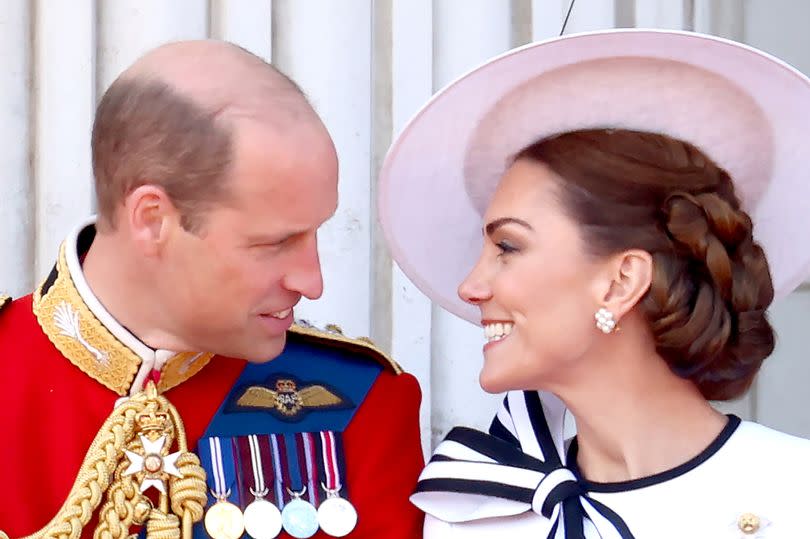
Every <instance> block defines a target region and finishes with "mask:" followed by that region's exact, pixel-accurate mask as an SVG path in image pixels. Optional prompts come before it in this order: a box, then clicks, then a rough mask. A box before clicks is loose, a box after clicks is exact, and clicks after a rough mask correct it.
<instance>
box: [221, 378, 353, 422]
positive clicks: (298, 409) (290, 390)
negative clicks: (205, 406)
mask: <svg viewBox="0 0 810 539" xmlns="http://www.w3.org/2000/svg"><path fill="white" fill-rule="evenodd" d="M271 388H272V389H271ZM352 406H354V405H353V404H352V403H351V401H349V399H347V398H346V397H344V396H342V395H341V394H340V393H339V392H338V391H337V390H336V389H334V388H331V387H329V386H327V385H326V384H321V383H312V384H308V385H304V384H301V383H300V382H299V381H298V380H296V379H295V378H294V377H292V376H286V375H280V376H278V377H277V378H276V379H275V381H273V380H269V381H268V383H267V384H265V385H252V386H249V387H247V388H245V389H244V390H242V392H241V393H240V394H239V397H238V398H237V399H236V406H235V410H232V411H242V410H243V411H247V410H246V409H252V410H264V411H267V412H270V413H272V414H273V415H275V416H276V417H278V418H279V419H284V420H286V421H297V420H299V419H301V418H303V416H304V415H306V414H307V413H308V412H310V411H313V410H340V409H345V408H351V407H352Z"/></svg>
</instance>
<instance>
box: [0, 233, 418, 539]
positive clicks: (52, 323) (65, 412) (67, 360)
mask: <svg viewBox="0 0 810 539" xmlns="http://www.w3.org/2000/svg"><path fill="white" fill-rule="evenodd" d="M92 236H93V229H92V227H89V228H86V229H84V231H82V233H81V234H76V235H74V236H73V237H72V238H70V239H69V240H68V241H67V242H66V243H65V244H64V245H63V248H62V251H61V253H60V257H59V260H58V262H57V264H56V267H55V268H54V271H53V272H52V274H51V276H50V277H49V278H48V279H47V280H46V282H45V283H44V284H43V285H42V287H40V289H38V290H37V292H36V293H35V294H34V295H33V296H30V295H29V296H26V297H23V298H20V299H17V300H16V301H13V302H12V301H4V302H3V303H4V305H3V308H2V310H1V311H0V380H2V391H0V413H1V414H2V415H1V416H0V433H2V443H1V444H0V477H2V479H3V483H4V485H5V486H4V487H3V489H2V490H0V531H2V532H5V533H6V534H8V535H9V537H11V538H15V537H21V536H24V535H28V534H31V533H34V532H36V531H38V530H40V529H41V528H43V527H44V526H45V525H46V524H48V523H49V521H50V520H51V519H52V518H53V517H54V516H55V515H56V514H57V512H58V511H59V509H60V507H61V506H62V504H63V503H64V502H65V499H66V498H67V496H68V493H69V492H70V490H71V487H72V486H73V483H74V480H75V479H76V476H77V473H78V471H79V468H80V466H81V464H82V462H83V460H84V458H85V454H86V452H87V450H88V448H89V446H90V445H91V443H92V441H93V439H94V437H95V436H96V433H97V432H98V431H99V428H100V427H101V425H102V424H103V423H104V421H105V419H106V418H107V417H108V416H109V414H110V413H111V411H112V410H113V408H114V405H115V403H116V401H117V400H118V399H120V398H122V397H124V396H126V395H127V394H129V393H130V392H131V391H132V388H133V386H138V384H140V386H142V385H143V383H144V378H145V377H146V376H150V373H151V376H153V377H154V374H155V373H159V378H158V380H159V382H158V389H159V391H161V392H162V394H163V395H164V396H165V397H166V398H168V400H169V401H170V402H171V403H172V404H173V405H174V406H175V407H176V408H177V410H178V411H179V413H180V416H181V417H182V420H183V422H184V424H185V428H186V432H187V437H188V441H189V446H190V449H194V448H195V446H196V445H197V441H198V440H199V439H200V438H201V436H203V434H204V432H205V431H206V428H207V427H208V426H209V424H210V423H211V421H212V417H214V416H215V414H216V413H217V410H218V409H219V408H220V407H221V405H222V403H223V401H224V400H225V399H226V397H227V396H228V394H229V393H230V392H231V391H232V388H233V386H234V384H235V383H236V382H237V380H238V379H240V376H242V373H243V371H245V370H246V362H244V361H242V360H236V359H231V358H225V357H218V356H212V355H211V354H192V353H188V352H185V353H179V354H175V353H173V352H168V351H161V350H158V351H154V350H151V349H148V348H147V347H145V346H144V345H143V344H142V343H140V341H138V340H137V339H136V338H135V337H134V336H133V335H131V334H130V333H129V332H128V331H127V330H126V329H125V328H123V327H121V326H120V325H119V324H118V323H117V322H116V321H115V320H114V319H113V318H112V317H111V316H110V315H109V313H107V312H106V311H105V310H104V308H103V307H102V306H101V305H100V304H99V303H98V301H97V300H96V299H95V298H94V297H93V296H92V293H91V292H90V290H89V287H87V284H86V283H85V282H84V278H83V276H82V274H81V266H80V264H79V262H78V261H79V257H80V256H81V254H82V253H83V252H86V248H87V247H88V246H89V243H90V242H92ZM83 243H84V245H82V244H83ZM303 333H305V334H307V335H309V337H307V335H304V337H306V338H308V339H310V341H307V342H310V343H314V344H315V345H317V346H322V345H326V346H333V347H334V346H340V347H341V349H342V350H344V352H345V351H346V350H348V351H349V352H350V353H351V354H352V355H353V356H354V357H355V358H358V357H359V358H362V362H365V363H366V364H368V365H375V366H376V368H377V369H378V371H379V372H378V373H375V374H374V377H373V383H371V384H370V385H369V387H368V388H366V389H364V390H363V396H362V401H361V402H353V403H352V405H353V407H352V408H350V409H348V410H345V409H344V410H342V411H341V413H343V414H344V417H347V418H350V419H348V420H347V423H346V426H345V429H344V430H343V444H344V446H345V461H346V476H345V477H346V478H345V482H346V483H347V485H348V487H349V489H350V500H351V503H352V504H353V505H354V506H355V508H356V510H357V513H358V515H359V518H358V523H357V527H356V528H355V530H354V531H353V532H351V533H350V535H349V537H356V538H369V539H371V538H374V539H385V538H389V539H399V538H402V539H404V538H413V537H421V527H422V515H421V513H420V512H418V511H417V510H416V509H415V508H414V506H412V505H411V504H410V502H409V501H408V497H409V495H410V493H411V492H412V490H413V487H414V485H415V482H416V479H417V476H418V474H419V472H420V471H421V469H422V466H423V459H422V453H421V447H420V442H419V427H418V409H419V401H420V398H421V397H420V391H419V386H418V383H417V382H416V380H415V378H413V377H412V376H411V375H408V374H404V373H402V372H401V370H400V369H399V367H398V366H397V365H396V364H395V363H394V362H392V361H390V360H386V359H385V358H384V356H383V355H382V354H380V353H378V352H376V351H374V350H373V349H372V348H371V347H370V346H367V345H364V344H363V343H362V342H359V341H352V340H350V339H345V338H342V337H340V336H335V338H334V339H333V340H334V343H333V344H330V342H331V340H330V339H329V338H328V337H318V336H315V337H312V335H314V332H313V331H310V330H303ZM299 337H301V336H300V335H299ZM301 338H303V337H301ZM271 363H272V362H271ZM299 363H300V364H302V365H304V367H302V369H303V370H302V371H300V372H306V376H308V377H309V378H311V379H315V380H317V379H319V373H318V372H307V371H306V363H307V362H306V361H302V362H299ZM380 365H382V367H381V368H380ZM248 368H250V367H248ZM140 386H138V387H140ZM136 389H137V387H136ZM344 408H346V406H344ZM285 413H286V412H285ZM334 413H335V414H337V413H338V412H334ZM312 414H315V412H312ZM347 414H348V415H347ZM323 415H328V414H327V413H326V412H323ZM313 417H315V419H316V420H317V417H316V416H315V415H313ZM283 419H285V420H288V419H289V418H283ZM103 501H104V500H103V499H102V503H103ZM94 526H95V520H93V521H92V522H91V525H89V526H87V527H86V528H85V530H84V532H83V534H82V537H90V536H91V535H92V529H93V528H94ZM281 537H288V536H287V535H286V534H285V533H283V532H282V535H281ZM316 537H328V536H326V535H325V534H324V533H323V532H318V534H317V535H316Z"/></svg>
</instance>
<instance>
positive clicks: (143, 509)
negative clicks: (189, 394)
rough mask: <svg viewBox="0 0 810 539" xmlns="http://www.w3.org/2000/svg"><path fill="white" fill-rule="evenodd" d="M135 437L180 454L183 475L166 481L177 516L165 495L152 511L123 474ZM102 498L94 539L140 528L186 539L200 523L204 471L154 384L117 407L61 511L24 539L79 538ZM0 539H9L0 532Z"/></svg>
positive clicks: (156, 536)
mask: <svg viewBox="0 0 810 539" xmlns="http://www.w3.org/2000/svg"><path fill="white" fill-rule="evenodd" d="M156 418H158V419H156ZM160 419H162V420H163V421H162V422H161V421H160ZM138 434H141V435H144V434H145V435H146V436H147V437H149V436H153V437H154V436H160V435H163V436H166V439H167V442H168V443H166V444H164V452H165V453H168V452H169V451H168V448H169V447H171V441H172V439H174V438H175V437H176V441H177V445H178V448H179V450H180V453H181V455H180V457H179V458H178V459H177V463H176V465H177V469H178V471H179V472H180V474H181V475H182V476H183V477H182V478H176V477H174V476H172V477H171V479H170V480H169V492H170V495H171V498H172V500H171V502H172V503H171V508H172V510H173V511H174V512H175V513H176V514H171V513H169V512H168V507H169V501H168V499H167V498H168V496H166V495H165V494H164V495H162V496H161V504H160V505H161V507H160V508H159V509H156V508H154V507H152V503H151V502H150V501H149V499H148V498H146V497H145V496H144V495H143V494H141V493H140V491H139V489H138V486H137V484H136V482H135V481H134V478H135V477H137V475H138V474H136V475H135V476H124V475H123V474H124V470H126V469H127V468H128V462H127V459H126V458H125V453H124V450H125V449H128V450H130V451H133V450H137V449H139V448H141V443H140V439H139V437H138V436H136V435H138ZM113 480H114V481H113ZM111 482H112V485H111V484H110V483H111ZM105 493H106V495H107V502H106V503H105V504H104V506H103V508H102V510H101V511H100V513H99V524H98V527H97V528H96V530H95V533H94V538H96V539H119V538H124V537H129V528H130V527H131V526H132V525H133V524H144V523H145V524H146V529H147V538H148V539H179V538H180V537H181V536H182V537H183V538H185V539H191V537H192V536H191V528H192V525H193V524H194V522H198V521H199V520H200V519H201V518H202V515H203V508H204V507H205V504H206V501H207V488H206V483H205V471H204V470H203V468H202V466H200V461H199V459H198V458H197V456H196V455H194V454H193V453H189V452H188V444H187V441H186V433H185V428H184V427H183V423H182V420H181V419H180V414H179V413H178V412H177V409H176V408H175V407H174V406H172V405H171V403H169V401H168V400H167V399H166V398H165V397H163V396H161V395H158V394H157V390H156V389H155V386H154V383H151V382H150V383H149V384H148V385H147V388H146V389H145V390H144V391H142V392H140V393H138V394H136V395H134V396H133V397H131V398H129V399H127V400H125V401H123V402H121V403H120V404H119V405H118V406H116V408H115V409H114V410H113V412H112V414H110V417H108V418H107V420H106V421H105V422H104V425H102V427H101V429H100V430H99V432H98V434H96V437H95V439H94V440H93V443H92V444H91V445H90V449H89V450H88V451H87V455H86V456H85V459H84V462H83V463H82V466H81V468H80V470H79V474H78V476H77V478H76V481H75V482H74V484H73V488H72V489H71V490H70V494H69V495H68V498H67V500H66V501H65V503H64V504H63V505H62V508H61V509H60V510H59V512H58V513H57V514H56V516H55V517H54V518H53V519H52V520H51V521H50V522H49V523H48V524H47V525H46V526H45V527H44V528H42V529H41V530H40V531H38V532H36V533H34V534H32V535H29V536H27V537H25V538H23V539H79V538H80V536H81V533H82V530H83V528H84V526H86V525H87V523H88V522H89V521H90V519H91V518H92V516H93V513H94V512H95V511H96V509H98V507H99V505H100V503H101V498H102V496H103V495H104V494H105ZM177 515H181V517H182V518H179V517H178V516H177ZM181 526H182V529H181ZM181 531H182V533H181ZM0 539H8V536H7V535H6V534H4V533H3V532H2V531H0Z"/></svg>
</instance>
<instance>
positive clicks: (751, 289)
mask: <svg viewBox="0 0 810 539" xmlns="http://www.w3.org/2000/svg"><path fill="white" fill-rule="evenodd" d="M516 159H529V160H533V161H538V162H541V163H544V164H545V165H547V166H548V167H549V168H551V170H553V171H554V172H555V173H556V174H557V175H558V176H560V178H562V180H563V181H561V182H560V185H559V191H560V200H561V202H562V206H563V207H564V208H565V210H566V211H567V212H568V213H569V215H570V216H571V217H572V218H573V219H574V220H575V221H576V222H577V223H579V225H580V226H581V231H582V235H583V240H584V244H585V245H587V246H588V249H590V250H591V252H592V254H593V255H596V256H605V255H610V254H614V253H618V252H621V251H622V250H626V249H632V248H637V249H643V250H645V251H647V252H648V253H650V254H651V256H652V260H653V277H652V283H651V286H650V289H649V291H648V292H647V294H646V295H645V296H644V298H643V299H642V301H641V302H640V304H639V307H640V308H641V310H642V312H643V313H644V314H645V316H646V318H647V320H648V322H649V324H650V328H651V330H652V333H653V335H654V337H655V341H656V346H657V350H658V353H659V354H660V355H661V356H662V357H663V358H664V360H665V361H666V362H667V363H668V364H669V366H670V368H671V369H672V371H673V372H675V373H676V374H677V375H679V376H681V377H683V378H686V379H689V380H691V381H692V382H693V383H694V384H695V385H696V386H697V387H698V388H699V389H700V391H701V393H702V394H703V396H704V397H706V398H707V399H710V400H728V399H733V398H736V397H739V396H740V395H742V394H743V393H744V392H745V391H746V390H747V389H748V388H749V387H750V385H751V383H752V381H753V379H754V376H755V375H756V373H757V372H758V371H759V368H760V366H761V365H762V361H763V360H764V359H765V358H766V357H768V356H769V355H770V354H771V352H772V351H773V347H774V334H773V329H772V328H771V325H770V324H769V322H768V319H767V317H766V313H765V310H766V308H767V307H768V306H769V305H770V303H771V301H772V299H773V284H772V282H771V275H770V271H769V269H768V262H767V260H766V259H765V254H764V252H763V250H762V248H761V247H760V246H759V245H758V244H757V243H755V242H754V240H753V237H752V225H751V219H750V217H749V216H748V214H747V213H745V212H744V211H743V210H741V209H740V203H739V201H738V199H737V196H736V195H735V193H734V185H733V184H732V182H731V178H730V177H729V175H728V174H727V173H726V171H724V170H723V169H722V168H720V167H719V166H717V164H715V163H714V162H713V161H712V160H711V159H709V158H708V157H707V156H706V155H704V154H703V153H702V152H701V151H700V150H698V149H697V148H696V147H695V146H693V145H691V144H689V143H686V142H683V141H680V140H677V139H674V138H671V137H668V136H665V135H660V134H654V133H646V132H639V131H630V130H621V129H592V130H580V131H573V132H568V133H565V134H562V135H558V136H554V137H551V138H547V139H543V140H540V141H538V142H536V143H534V144H532V145H530V146H528V147H526V148H524V149H523V150H521V151H520V152H519V153H518V154H517V156H516Z"/></svg>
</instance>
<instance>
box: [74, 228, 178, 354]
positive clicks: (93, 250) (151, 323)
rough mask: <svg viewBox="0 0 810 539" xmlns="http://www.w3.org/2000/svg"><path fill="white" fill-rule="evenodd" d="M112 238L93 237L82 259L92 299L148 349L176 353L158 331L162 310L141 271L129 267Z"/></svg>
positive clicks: (170, 341)
mask: <svg viewBox="0 0 810 539" xmlns="http://www.w3.org/2000/svg"><path fill="white" fill-rule="evenodd" d="M119 242H120V240H119V239H117V238H116V237H115V236H114V234H109V233H107V234H103V233H98V234H96V237H95V239H94V240H93V243H92V245H91V246H90V249H89V250H88V251H87V254H86V255H85V257H84V262H83V264H82V273H83V274H84V278H85V281H86V282H87V285H88V286H89V287H90V290H91V291H92V292H93V295H94V296H95V297H96V298H97V299H98V301H99V302H100V303H101V304H102V305H103V306H104V308H105V309H106V310H107V312H109V313H110V315H111V316H112V317H113V318H114V319H115V320H116V321H117V322H118V323H119V324H121V325H122V326H123V327H125V328H126V329H127V330H128V331H129V332H130V333H132V334H133V335H134V336H135V337H136V338H138V339H139V340H140V341H141V342H143V343H144V344H146V345H147V346H149V347H150V348H152V349H165V350H180V349H182V345H181V343H179V342H178V341H177V339H174V338H173V337H171V335H170V334H169V333H168V332H166V331H164V330H161V329H160V328H162V327H166V326H165V324H164V323H163V322H162V316H163V309H160V308H158V306H159V303H158V302H157V300H156V296H157V295H158V293H157V291H156V290H155V288H153V287H150V286H149V284H148V282H149V279H148V276H146V273H147V272H146V271H144V270H145V268H143V267H139V266H140V265H138V264H133V263H131V261H130V260H128V258H127V257H126V255H125V253H124V252H123V251H124V250H123V249H117V248H116V245H117V244H119Z"/></svg>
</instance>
